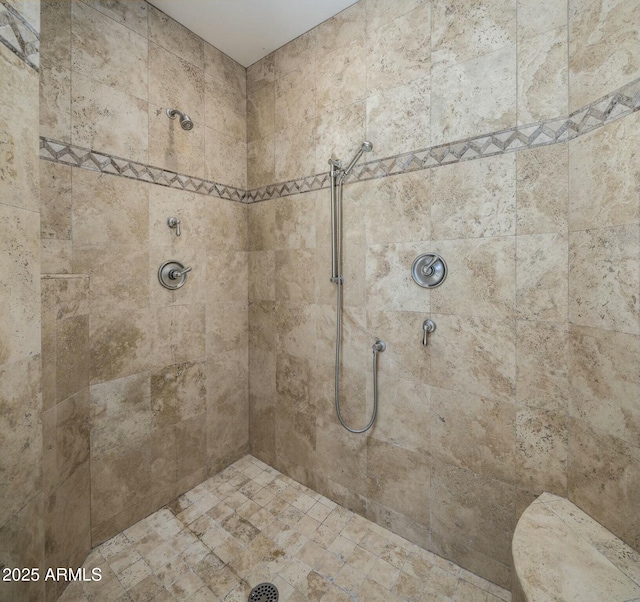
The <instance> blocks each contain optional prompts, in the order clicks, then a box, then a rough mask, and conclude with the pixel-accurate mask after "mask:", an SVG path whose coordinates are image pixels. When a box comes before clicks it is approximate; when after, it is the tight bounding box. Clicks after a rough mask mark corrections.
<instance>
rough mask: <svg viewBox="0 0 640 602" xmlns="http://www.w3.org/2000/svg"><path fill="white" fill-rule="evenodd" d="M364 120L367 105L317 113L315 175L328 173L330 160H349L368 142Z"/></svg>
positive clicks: (356, 104) (361, 104)
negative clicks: (364, 141)
mask: <svg viewBox="0 0 640 602" xmlns="http://www.w3.org/2000/svg"><path fill="white" fill-rule="evenodd" d="M318 106H320V105H318ZM365 120H366V110H365V103H364V102H357V103H355V104H352V105H349V106H344V107H338V108H334V109H326V110H325V109H322V110H319V111H318V121H317V136H318V138H317V142H316V173H323V172H326V171H328V170H329V167H328V165H327V162H328V161H329V159H341V160H343V161H349V160H350V157H352V156H353V153H354V152H355V151H356V150H357V149H359V148H360V146H361V145H362V141H363V140H364V139H365V129H366V128H365Z"/></svg>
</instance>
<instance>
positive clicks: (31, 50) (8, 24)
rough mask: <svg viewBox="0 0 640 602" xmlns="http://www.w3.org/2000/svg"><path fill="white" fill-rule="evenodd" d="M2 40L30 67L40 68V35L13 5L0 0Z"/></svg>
mask: <svg viewBox="0 0 640 602" xmlns="http://www.w3.org/2000/svg"><path fill="white" fill-rule="evenodd" d="M0 42H2V43H3V44H4V45H5V46H6V47H7V48H8V49H9V50H11V52H13V53H14V54H15V55H16V56H18V57H19V58H21V59H22V60H23V61H24V62H25V63H26V64H27V65H29V67H31V68H33V69H35V70H36V71H38V70H39V69H40V36H39V35H38V32H37V31H36V30H35V29H34V28H33V27H31V25H29V23H27V21H26V20H25V19H24V18H23V17H22V15H21V14H20V13H19V12H18V11H16V10H15V9H14V8H13V6H11V5H10V4H9V3H8V2H5V1H4V0H0Z"/></svg>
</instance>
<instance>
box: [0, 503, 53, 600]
mask: <svg viewBox="0 0 640 602" xmlns="http://www.w3.org/2000/svg"><path fill="white" fill-rule="evenodd" d="M43 516H44V496H43V495H42V494H39V495H38V496H36V497H34V498H33V500H31V501H30V502H29V503H28V504H26V505H25V506H24V507H23V508H21V510H20V512H18V513H17V514H16V515H15V516H13V517H12V518H11V520H10V521H8V522H5V521H3V526H2V528H1V529H0V541H2V542H3V549H2V563H3V564H4V565H5V566H8V567H9V566H10V567H34V568H39V569H40V574H42V573H43V571H44V569H45V566H44V521H43V520H42V517H43ZM43 584H44V581H43V580H38V581H30V582H24V581H13V582H8V583H6V584H5V587H3V590H2V591H3V595H6V596H8V597H9V599H15V600H42V599H43V598H44V585H43Z"/></svg>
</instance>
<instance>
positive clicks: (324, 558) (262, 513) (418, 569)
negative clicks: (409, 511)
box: [60, 456, 511, 602]
mask: <svg viewBox="0 0 640 602" xmlns="http://www.w3.org/2000/svg"><path fill="white" fill-rule="evenodd" d="M84 566H85V568H92V567H100V568H101V570H102V575H103V579H102V581H99V582H93V583H79V582H77V583H72V584H71V585H69V587H68V588H67V589H66V590H65V592H64V594H63V595H62V597H61V598H60V600H61V601H62V602H88V601H90V600H130V601H134V602H135V601H138V600H145V601H151V600H153V601H154V602H163V601H168V602H171V601H173V602H185V601H189V602H216V601H224V602H235V601H237V602H240V601H246V600H247V598H248V595H249V592H250V591H251V588H252V587H254V586H256V585H258V584H259V583H262V582H265V581H267V582H271V583H273V584H275V585H276V587H277V588H278V591H279V594H280V600H282V601H283V602H285V601H289V602H297V601H298V602H309V601H312V600H321V601H322V602H358V601H361V602H375V601H376V600H381V601H384V602H389V601H391V602H399V601H405V602H409V601H424V600H434V601H435V600H437V601H439V602H447V601H448V602H453V601H464V602H472V601H475V600H479V601H481V602H497V601H499V600H502V601H510V600H511V595H510V594H509V593H508V592H506V591H505V590H503V589H501V588H499V587H497V586H496V585H494V584H492V583H489V582H488V581H485V580H484V579H481V578H480V577H478V576H477V575H474V574H473V573H470V572H468V571H466V570H464V569H462V568H460V567H458V566H456V565H455V564H453V563H451V562H449V561H447V560H444V559H443V558H439V557H438V556H435V555H434V554H432V553H430V552H427V551H426V550H423V549H422V548H420V547H418V546H416V545H414V544H412V543H411V542H409V541H407V540H406V539H403V538H402V537H400V536H398V535H395V534H394V533H392V532H391V531H388V530H387V529H384V528H383V527H380V526H379V525H376V524H374V523H372V522H370V521H368V520H366V519H364V518H363V517H361V516H359V515H357V514H354V513H352V512H350V511H349V510H346V509H345V508H342V507H341V506H339V505H337V504H336V503H335V502H332V501H331V500H329V499H327V498H325V497H323V496H322V495H320V494H318V493H317V492H315V491H312V490H311V489H308V488H307V487H304V486H303V485H301V484H300V483H297V482H296V481H293V480H292V479H290V478H289V477H287V476H285V475H283V474H281V473H279V472H278V471H277V470H275V469H273V468H271V467H269V466H267V465H266V464H264V463H263V462H261V461H260V460H257V459H256V458H253V457H252V456H245V457H244V458H242V459H241V460H238V461H237V462H236V463H235V464H233V465H232V466H230V467H229V468H227V469H225V470H224V471H222V472H221V473H219V474H217V475H216V476H214V477H212V478H210V479H208V480H207V481H205V482H204V483H201V484H200V485H197V486H196V487H194V488H193V489H192V490H190V491H188V492H187V493H185V494H184V495H181V496H180V497H179V498H178V499H177V500H174V501H173V502H172V503H170V504H168V505H167V506H166V507H164V508H162V509H160V510H158V511H157V512H155V513H154V514H152V515H150V516H148V517H147V518H145V519H143V520H141V521H140V522H138V523H136V524H135V525H132V526H131V527H129V528H128V529H126V530H125V531H124V532H122V533H120V534H118V535H116V536H115V537H113V538H112V539H110V540H109V541H106V542H105V543H103V544H102V545H100V546H99V547H97V548H96V549H94V550H93V551H92V552H91V554H90V555H89V557H88V558H87V560H86V562H85V564H84Z"/></svg>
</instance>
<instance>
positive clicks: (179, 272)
mask: <svg viewBox="0 0 640 602" xmlns="http://www.w3.org/2000/svg"><path fill="white" fill-rule="evenodd" d="M192 269H193V268H183V269H182V270H171V271H170V272H169V278H171V280H177V279H178V278H182V277H183V276H184V275H185V274H186V273H187V272H190V271H191V270H192Z"/></svg>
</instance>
